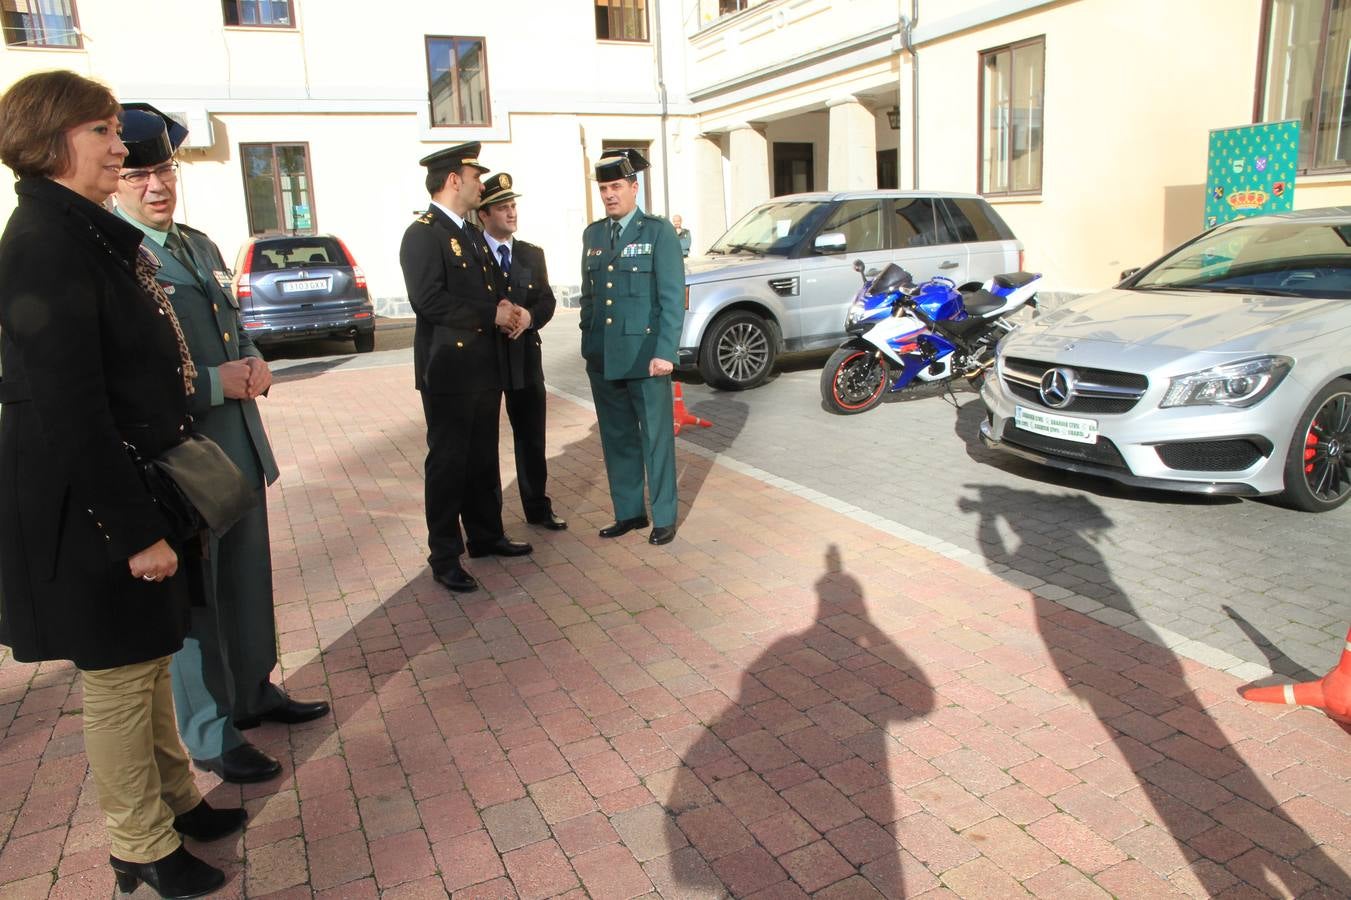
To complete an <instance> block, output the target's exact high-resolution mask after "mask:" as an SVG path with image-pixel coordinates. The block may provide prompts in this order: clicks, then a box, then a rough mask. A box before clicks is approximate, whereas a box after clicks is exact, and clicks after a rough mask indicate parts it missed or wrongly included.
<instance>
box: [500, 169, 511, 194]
mask: <svg viewBox="0 0 1351 900" xmlns="http://www.w3.org/2000/svg"><path fill="white" fill-rule="evenodd" d="M498 184H500V185H502V190H504V191H509V190H511V176H510V175H507V174H505V173H503V175H502V177H501V179H500V180H499V181H498Z"/></svg>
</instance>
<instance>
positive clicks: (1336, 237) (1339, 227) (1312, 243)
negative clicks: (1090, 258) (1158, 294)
mask: <svg viewBox="0 0 1351 900" xmlns="http://www.w3.org/2000/svg"><path fill="white" fill-rule="evenodd" d="M1130 288H1132V289H1134V290H1205V291H1222V292H1229V293H1250V294H1273V295H1276V296H1297V297H1327V298H1337V299H1348V298H1351V222H1343V223H1336V222H1333V223H1328V222H1300V221H1292V220H1289V219H1279V220H1275V221H1272V222H1265V223H1261V224H1251V225H1249V224H1238V225H1231V226H1227V227H1221V228H1217V229H1215V230H1214V231H1212V232H1210V233H1208V234H1205V235H1202V236H1201V237H1200V238H1198V239H1197V240H1195V241H1193V242H1192V243H1190V244H1188V245H1186V246H1185V247H1182V248H1180V249H1179V250H1177V251H1176V252H1175V253H1173V254H1172V255H1170V256H1167V257H1165V258H1164V259H1163V260H1162V261H1160V262H1158V263H1156V264H1155V265H1154V266H1153V267H1151V268H1150V269H1149V270H1148V271H1146V272H1145V273H1144V274H1142V275H1141V276H1139V277H1138V278H1137V279H1136V280H1135V281H1134V282H1132V283H1131V284H1130Z"/></svg>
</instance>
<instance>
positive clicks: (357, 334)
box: [233, 234, 375, 353]
mask: <svg viewBox="0 0 1351 900" xmlns="http://www.w3.org/2000/svg"><path fill="white" fill-rule="evenodd" d="M233 289H234V292H235V297H237V298H238V299H239V318H240V322H241V324H242V325H243V327H244V330H245V331H246V332H248V334H249V336H250V337H252V338H253V342H254V343H255V344H258V345H260V346H267V345H268V344H277V343H281V342H282V341H294V340H308V339H312V338H326V337H327V338H347V337H350V338H352V339H353V340H354V341H355V342H356V350H357V352H358V353H369V352H370V351H372V350H374V349H375V307H374V305H373V304H372V303H371V298H370V295H369V294H368V293H367V292H366V273H365V272H363V271H361V267H360V266H358V265H357V264H356V260H354V259H353V258H352V254H351V253H350V252H349V251H348V249H347V246H346V245H345V244H344V243H343V242H342V241H340V240H339V239H338V238H336V237H334V236H333V235H331V234H319V235H313V236H296V235H276V236H260V237H254V238H249V240H247V241H245V242H244V246H243V247H241V248H240V249H239V259H238V260H237V261H236V263H235V278H234V283H233Z"/></svg>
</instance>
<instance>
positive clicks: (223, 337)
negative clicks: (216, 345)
mask: <svg viewBox="0 0 1351 900" xmlns="http://www.w3.org/2000/svg"><path fill="white" fill-rule="evenodd" d="M221 338H222V339H223V340H224V341H225V343H227V344H228V343H230V332H228V331H227V332H225V334H223V335H221Z"/></svg>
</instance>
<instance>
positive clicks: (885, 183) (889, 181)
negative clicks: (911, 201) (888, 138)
mask: <svg viewBox="0 0 1351 900" xmlns="http://www.w3.org/2000/svg"><path fill="white" fill-rule="evenodd" d="M899 153H900V151H899V150H878V151H877V187H878V189H879V190H883V191H894V190H896V189H897V188H899V187H900V186H901V165H900V157H899Z"/></svg>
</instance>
